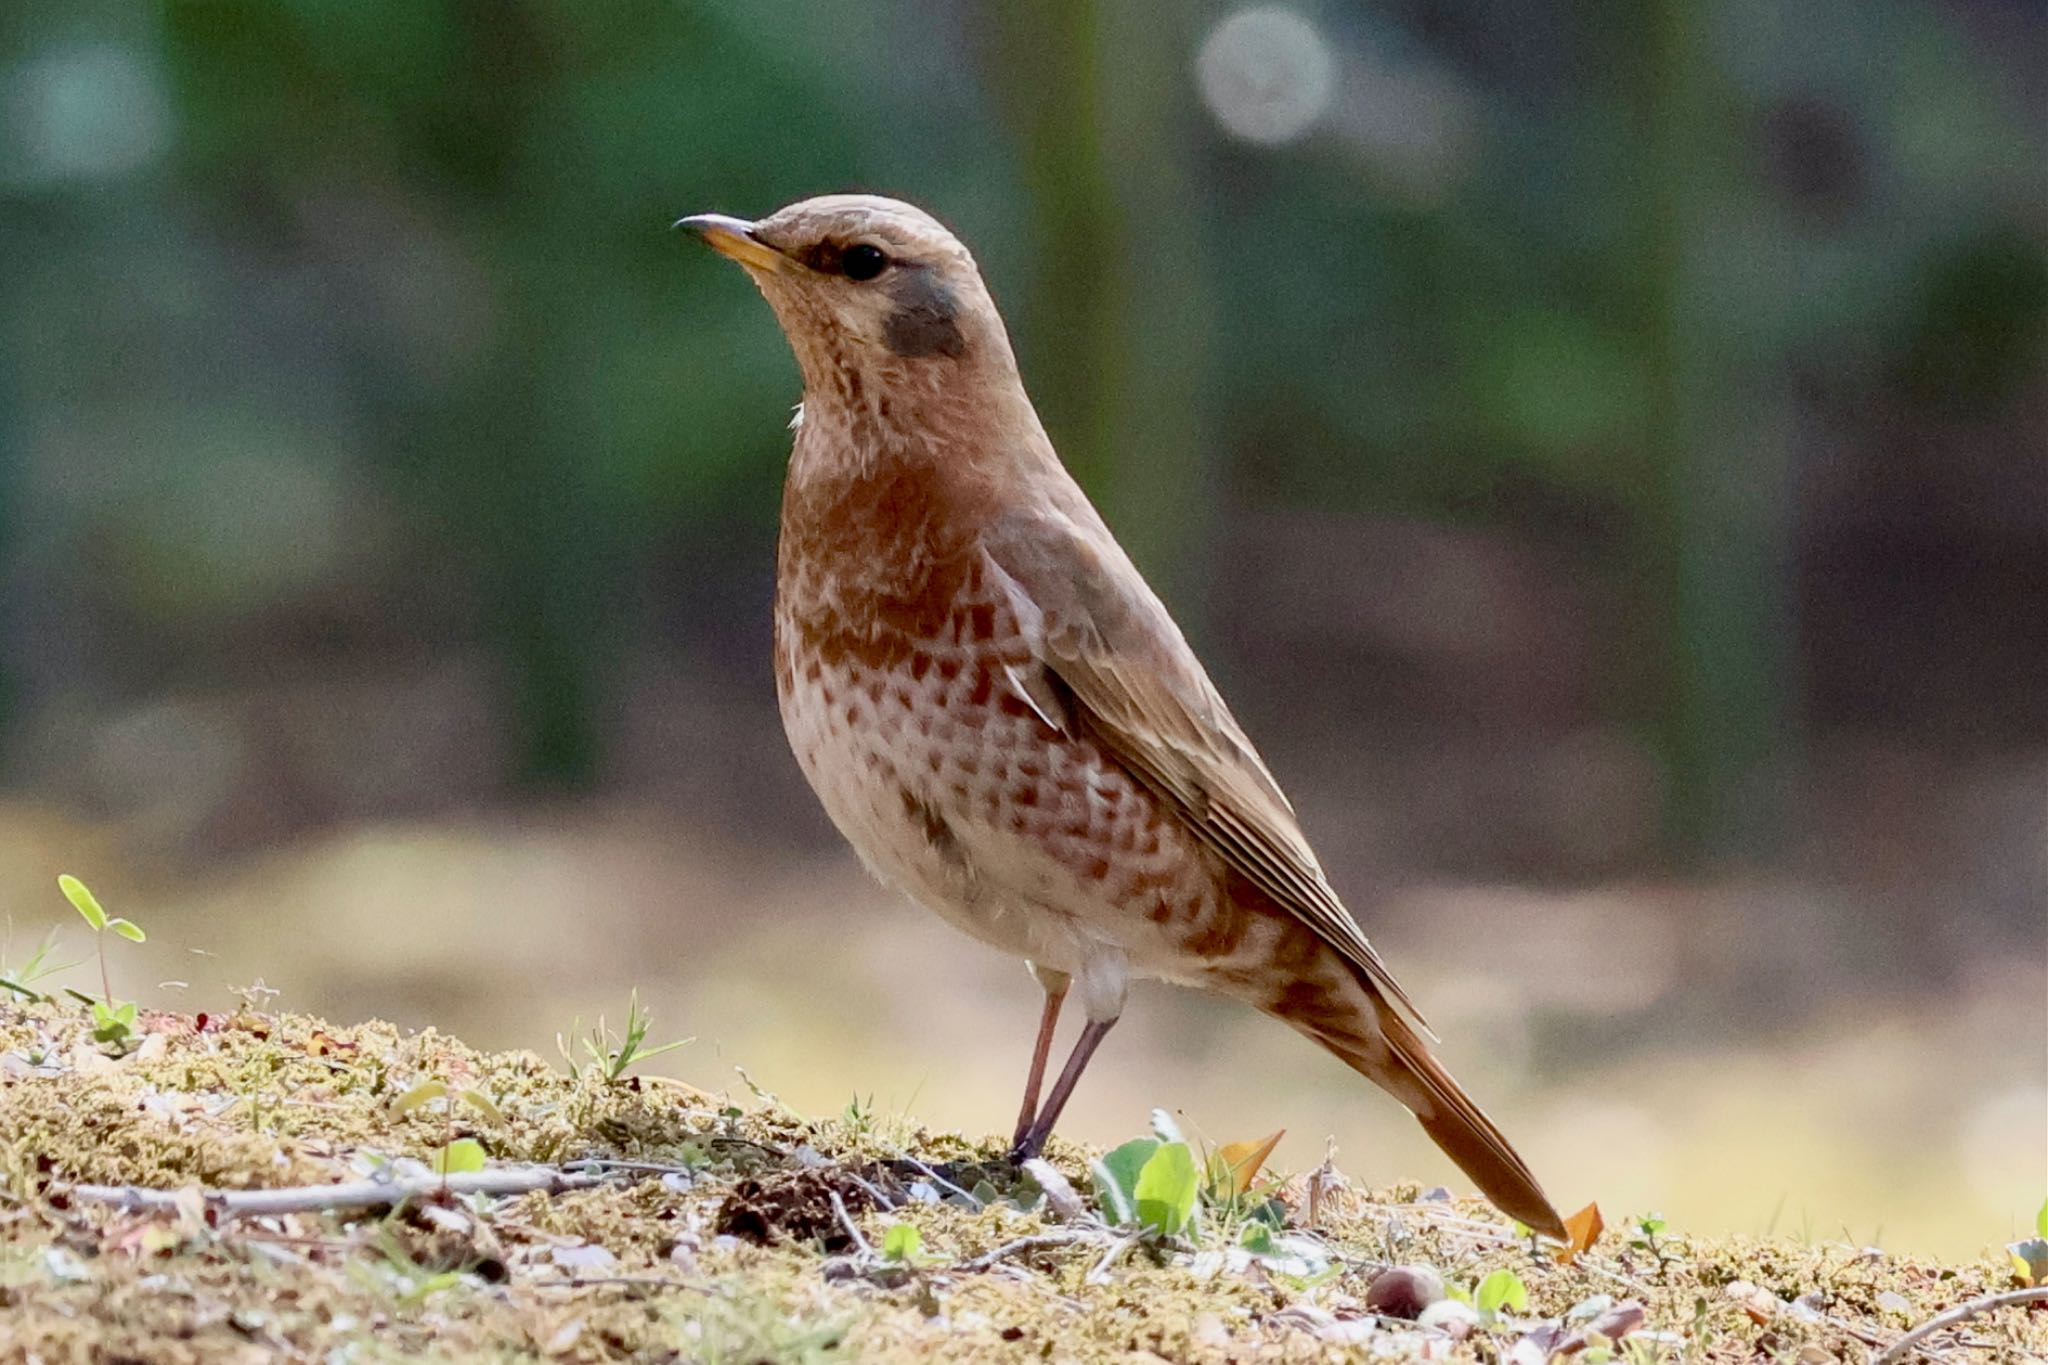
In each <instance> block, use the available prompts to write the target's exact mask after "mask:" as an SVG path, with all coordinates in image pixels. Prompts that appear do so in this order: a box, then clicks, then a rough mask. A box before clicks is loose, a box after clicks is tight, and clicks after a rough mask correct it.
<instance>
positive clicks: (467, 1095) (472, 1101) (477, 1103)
mask: <svg viewBox="0 0 2048 1365" xmlns="http://www.w3.org/2000/svg"><path fill="white" fill-rule="evenodd" d="M455 1097H456V1098H457V1099H459V1100H461V1101H462V1102H463V1103H464V1104H466V1105H468V1106H469V1107H470V1108H472V1109H474V1110H476V1112H477V1113H479V1114H482V1115H483V1116H484V1118H485V1119H486V1120H487V1121H488V1122H491V1123H494V1124H498V1125H500V1126H502V1125H503V1124H504V1122H505V1111H504V1110H502V1109H500V1108H498V1106H497V1105H496V1104H494V1103H493V1102H492V1101H491V1097H490V1096H489V1095H486V1094H485V1093H484V1092H483V1091H481V1090H458V1091H456V1092H455Z"/></svg>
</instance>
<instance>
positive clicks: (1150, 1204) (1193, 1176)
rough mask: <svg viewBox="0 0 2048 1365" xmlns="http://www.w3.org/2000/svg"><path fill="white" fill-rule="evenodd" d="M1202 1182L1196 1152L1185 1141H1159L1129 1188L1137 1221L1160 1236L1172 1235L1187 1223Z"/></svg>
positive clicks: (1193, 1209)
mask: <svg viewBox="0 0 2048 1365" xmlns="http://www.w3.org/2000/svg"><path fill="white" fill-rule="evenodd" d="M1201 1186H1202V1182H1201V1176H1200V1174H1199V1173H1198V1172H1197V1171H1196V1169H1195V1154H1194V1153H1193V1152H1191V1151H1189V1150H1188V1145H1187V1144H1186V1143H1185V1142H1168V1143H1164V1144H1162V1145H1161V1146H1160V1148H1159V1150H1158V1151H1156V1152H1154V1153H1153V1154H1152V1155H1151V1157H1150V1158H1148V1159H1147V1160H1146V1162H1145V1166H1144V1169H1142V1170H1140V1171H1139V1172H1138V1183H1137V1186H1136V1188H1135V1189H1134V1190H1133V1191H1132V1193H1133V1195H1134V1196H1135V1197H1134V1201H1133V1202H1134V1203H1135V1205H1136V1209H1135V1212H1136V1213H1137V1215H1138V1221H1139V1222H1140V1223H1141V1224H1143V1225H1144V1226H1146V1227H1148V1228H1151V1229H1153V1230H1154V1231H1156V1232H1158V1233H1160V1234H1161V1235H1162V1236H1166V1237H1171V1236H1173V1235H1174V1234H1175V1233H1177V1232H1179V1231H1180V1230H1181V1229H1182V1228H1184V1227H1186V1226H1187V1225H1188V1219H1189V1218H1190V1217H1191V1216H1193V1214H1194V1211H1195V1199H1196V1197H1197V1196H1198V1195H1199V1194H1200V1192H1201Z"/></svg>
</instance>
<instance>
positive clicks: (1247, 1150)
mask: <svg viewBox="0 0 2048 1365" xmlns="http://www.w3.org/2000/svg"><path fill="white" fill-rule="evenodd" d="M1285 1136H1287V1130H1286V1129H1285V1128H1282V1129H1281V1130H1280V1131H1279V1132H1277V1133H1273V1134H1271V1135H1270V1136H1267V1137H1262V1138H1251V1139H1249V1140H1248V1141H1245V1142H1231V1143H1226V1144H1225V1145H1224V1146H1223V1147H1222V1148H1221V1149H1220V1150H1219V1151H1218V1152H1217V1153H1216V1155H1215V1156H1214V1157H1213V1158H1211V1159H1210V1165H1211V1170H1212V1171H1213V1175H1212V1177H1211V1179H1212V1180H1213V1181H1214V1183H1215V1185H1216V1187H1217V1188H1218V1189H1219V1190H1221V1191H1222V1192H1223V1193H1225V1194H1227V1195H1231V1196H1233V1197H1234V1196H1237V1195H1241V1194H1243V1193H1244V1192H1245V1191H1247V1190H1249V1189H1251V1187H1252V1185H1253V1184H1254V1183H1255V1182H1256V1181H1257V1180H1258V1178H1259V1167H1261V1166H1263V1165H1265V1164H1266V1158H1267V1157H1269V1156H1271V1155H1273V1149H1274V1148H1275V1147H1278V1146H1279V1145H1280V1139H1281V1138H1283V1137H1285Z"/></svg>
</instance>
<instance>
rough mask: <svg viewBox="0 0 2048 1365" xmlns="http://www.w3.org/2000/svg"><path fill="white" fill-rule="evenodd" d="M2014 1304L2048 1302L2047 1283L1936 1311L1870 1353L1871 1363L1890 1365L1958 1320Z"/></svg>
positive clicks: (1961, 1320)
mask: <svg viewBox="0 0 2048 1365" xmlns="http://www.w3.org/2000/svg"><path fill="white" fill-rule="evenodd" d="M2017 1303H2048V1285H2036V1286H2034V1287H2033V1288H2032V1289H2008V1290H2007V1291H2006V1292H2004V1293H2003V1294H1986V1295H1985V1296H1984V1297H1983V1298H1981V1299H1971V1300H1970V1301H1969V1302H1967V1303H1959V1304H1957V1305H1956V1306H1955V1307H1953V1308H1951V1309H1949V1310H1948V1311H1947V1312H1946V1313H1937V1314H1935V1315H1934V1316H1933V1317H1931V1318H1929V1319H1928V1320H1927V1321H1925V1322H1923V1323H1921V1324H1920V1325H1919V1326H1918V1327H1915V1328H1914V1329H1913V1330H1912V1331H1910V1332H1908V1333H1906V1335H1904V1336H1902V1337H1900V1338H1899V1339H1898V1340H1897V1341H1895V1342H1893V1343H1892V1344H1891V1345H1889V1346H1887V1347H1885V1348H1884V1349H1883V1350H1882V1351H1878V1352H1875V1353H1874V1354H1872V1356H1871V1357H1870V1365H1892V1362H1893V1361H1896V1360H1904V1359H1905V1358H1906V1352H1908V1351H1910V1350H1912V1349H1913V1348H1914V1347H1916V1346H1918V1345H1919V1344H1920V1343H1921V1342H1923V1341H1925V1340H1927V1338H1929V1337H1931V1336H1933V1335H1934V1334H1935V1333H1936V1332H1939V1331H1941V1330H1942V1329H1943V1328H1944V1327H1953V1326H1955V1325H1956V1324H1957V1323H1959V1322H1965V1321H1967V1320H1969V1319H1970V1318H1974V1317H1976V1316H1977V1315H1978V1314H1979V1313H1989V1312H1991V1311H1992V1310H1993V1309H1995V1308H2009V1307H2011V1306H2012V1305H2014V1304H2017Z"/></svg>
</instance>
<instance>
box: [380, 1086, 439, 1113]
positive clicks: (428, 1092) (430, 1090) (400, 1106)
mask: <svg viewBox="0 0 2048 1365" xmlns="http://www.w3.org/2000/svg"><path fill="white" fill-rule="evenodd" d="M447 1097H448V1084H447V1082H445V1081H421V1082H420V1083H419V1084H418V1085H416V1086H414V1087H413V1088H412V1089H410V1090H408V1091H406V1092H405V1093H404V1094H403V1095H400V1096H399V1097H398V1098H397V1099H395V1100H393V1101H391V1117H392V1118H402V1117H404V1116H405V1115H407V1114H410V1113H411V1112H412V1111H413V1110H415V1109H417V1108H419V1107H420V1106H421V1105H423V1104H432V1103H433V1102H434V1101H435V1100H439V1099H446V1098H447Z"/></svg>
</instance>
